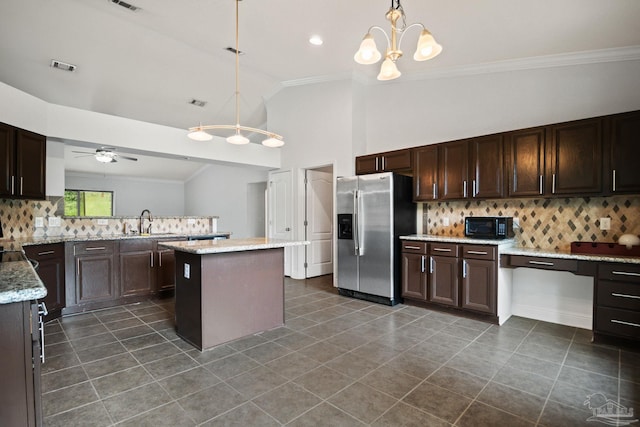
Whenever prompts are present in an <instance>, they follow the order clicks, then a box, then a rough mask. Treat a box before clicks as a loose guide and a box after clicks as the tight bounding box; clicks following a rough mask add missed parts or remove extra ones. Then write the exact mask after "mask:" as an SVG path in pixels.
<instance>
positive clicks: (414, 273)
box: [402, 241, 428, 301]
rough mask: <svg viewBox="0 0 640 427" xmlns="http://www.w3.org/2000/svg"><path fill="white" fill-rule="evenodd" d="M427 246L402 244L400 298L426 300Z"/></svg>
mask: <svg viewBox="0 0 640 427" xmlns="http://www.w3.org/2000/svg"><path fill="white" fill-rule="evenodd" d="M426 265H427V244H426V243H424V242H413V241H410V242H407V241H403V242H402V296H403V297H406V298H411V299H416V300H420V301H426V300H427V279H428V276H427V274H426Z"/></svg>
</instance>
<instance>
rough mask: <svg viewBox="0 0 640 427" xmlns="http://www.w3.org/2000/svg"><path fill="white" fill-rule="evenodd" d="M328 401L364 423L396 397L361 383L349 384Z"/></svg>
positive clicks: (382, 411)
mask: <svg viewBox="0 0 640 427" xmlns="http://www.w3.org/2000/svg"><path fill="white" fill-rule="evenodd" d="M328 401H329V403H331V404H332V405H334V406H336V407H338V408H339V409H341V410H343V411H345V412H347V413H348V414H351V415H353V416H354V417H356V418H357V419H359V420H361V421H363V422H365V423H371V422H373V421H374V420H375V419H376V418H378V417H379V416H381V415H382V414H383V413H384V412H386V411H387V410H388V409H389V408H391V407H392V406H393V405H395V404H396V403H397V402H398V400H397V399H394V398H393V397H391V396H389V395H387V394H384V393H381V392H379V391H377V390H375V389H373V388H371V387H369V386H366V385H364V384H362V383H354V384H352V385H350V386H349V387H347V388H346V389H344V390H342V391H341V392H339V393H338V394H336V395H334V396H333V397H331V398H330V399H329V400H328Z"/></svg>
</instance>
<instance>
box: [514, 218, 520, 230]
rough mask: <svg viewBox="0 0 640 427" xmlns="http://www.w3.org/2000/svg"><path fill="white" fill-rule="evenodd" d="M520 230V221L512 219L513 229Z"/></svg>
mask: <svg viewBox="0 0 640 427" xmlns="http://www.w3.org/2000/svg"><path fill="white" fill-rule="evenodd" d="M519 228H520V220H519V219H518V218H513V229H514V230H517V229H519Z"/></svg>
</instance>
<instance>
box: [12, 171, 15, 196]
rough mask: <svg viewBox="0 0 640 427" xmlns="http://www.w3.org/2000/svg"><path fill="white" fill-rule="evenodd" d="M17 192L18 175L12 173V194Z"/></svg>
mask: <svg viewBox="0 0 640 427" xmlns="http://www.w3.org/2000/svg"><path fill="white" fill-rule="evenodd" d="M15 193H16V177H15V176H13V175H11V194H15Z"/></svg>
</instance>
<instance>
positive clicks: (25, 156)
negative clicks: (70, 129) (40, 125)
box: [0, 123, 47, 200]
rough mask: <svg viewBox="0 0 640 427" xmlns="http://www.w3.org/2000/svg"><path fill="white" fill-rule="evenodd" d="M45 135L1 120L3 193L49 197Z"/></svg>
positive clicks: (32, 197) (0, 189) (24, 197)
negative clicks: (47, 195) (47, 192)
mask: <svg viewBox="0 0 640 427" xmlns="http://www.w3.org/2000/svg"><path fill="white" fill-rule="evenodd" d="M46 146H47V144H46V138H45V137H44V136H42V135H38V134H36V133H33V132H29V131H26V130H23V129H18V128H14V127H12V126H9V125H6V124H2V123H0V168H2V173H1V179H2V184H1V185H0V196H5V197H15V198H22V199H38V200H41V199H44V198H45V197H46V191H45V182H46V173H45V165H46V160H47V159H46Z"/></svg>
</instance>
